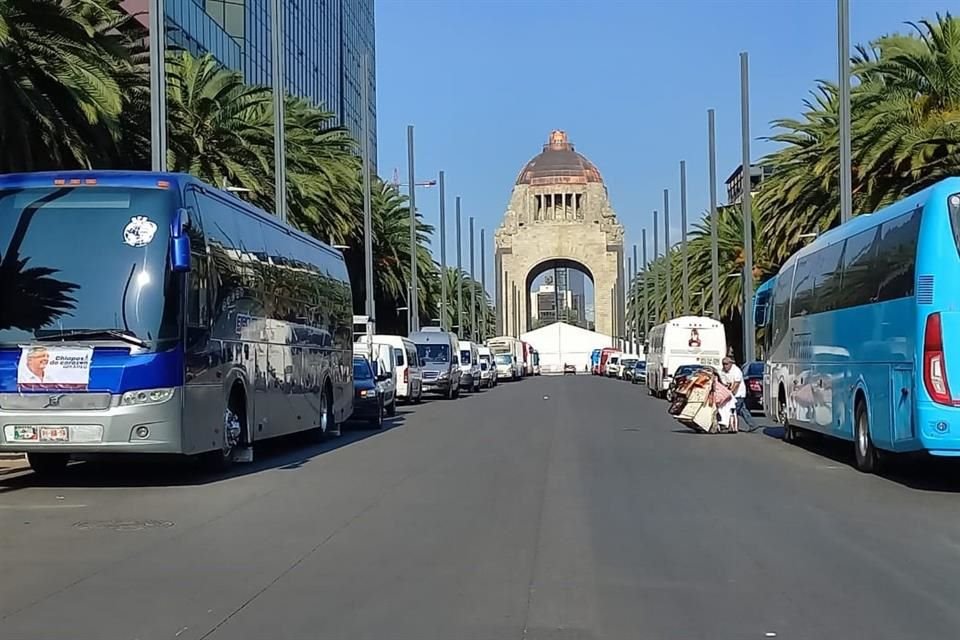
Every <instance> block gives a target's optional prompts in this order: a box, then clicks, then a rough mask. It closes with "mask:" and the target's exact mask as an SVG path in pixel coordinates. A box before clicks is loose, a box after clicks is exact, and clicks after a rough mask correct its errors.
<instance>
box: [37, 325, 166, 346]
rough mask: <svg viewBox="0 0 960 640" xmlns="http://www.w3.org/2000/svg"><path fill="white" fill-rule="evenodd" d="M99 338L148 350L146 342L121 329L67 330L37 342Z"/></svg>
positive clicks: (41, 338)
mask: <svg viewBox="0 0 960 640" xmlns="http://www.w3.org/2000/svg"><path fill="white" fill-rule="evenodd" d="M97 338H114V339H115V340H122V341H123V342H126V343H128V344H132V345H136V346H138V347H141V348H146V347H147V346H148V343H147V341H146V340H142V339H141V338H138V337H137V336H136V334H134V333H133V332H132V331H123V330H119V329H76V330H73V331H71V330H69V329H68V330H66V331H61V332H60V333H55V334H49V335H45V336H37V337H36V340H38V341H39V342H52V341H54V340H70V339H74V340H95V339H97Z"/></svg>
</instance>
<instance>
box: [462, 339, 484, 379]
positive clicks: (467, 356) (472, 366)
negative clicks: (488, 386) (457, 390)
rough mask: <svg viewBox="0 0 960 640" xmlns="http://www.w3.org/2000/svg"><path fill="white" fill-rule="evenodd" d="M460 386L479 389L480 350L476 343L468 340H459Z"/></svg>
mask: <svg viewBox="0 0 960 640" xmlns="http://www.w3.org/2000/svg"><path fill="white" fill-rule="evenodd" d="M460 387H461V388H463V389H468V390H470V391H479V390H480V352H479V351H478V350H477V344H476V343H475V342H470V341H468V340H461V341H460Z"/></svg>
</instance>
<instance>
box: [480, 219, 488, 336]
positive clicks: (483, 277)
mask: <svg viewBox="0 0 960 640" xmlns="http://www.w3.org/2000/svg"><path fill="white" fill-rule="evenodd" d="M485 231H486V230H485V229H480V303H481V304H482V305H483V311H482V312H481V315H480V341H481V342H483V341H484V340H486V339H487V262H486V242H485V241H484V235H485V234H484V232H485Z"/></svg>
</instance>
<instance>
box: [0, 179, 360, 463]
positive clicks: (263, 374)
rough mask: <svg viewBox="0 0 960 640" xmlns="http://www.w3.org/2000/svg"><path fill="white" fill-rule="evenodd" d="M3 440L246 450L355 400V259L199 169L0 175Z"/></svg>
mask: <svg viewBox="0 0 960 640" xmlns="http://www.w3.org/2000/svg"><path fill="white" fill-rule="evenodd" d="M0 252H2V253H0V300H2V304H0V426H2V429H0V451H4V452H11V451H13V452H26V453H27V457H28V460H29V462H30V464H31V465H32V466H33V468H34V469H35V470H36V471H38V472H56V471H59V470H62V469H63V468H64V467H65V466H66V464H67V462H68V461H69V460H70V457H71V456H75V455H78V454H91V453H108V452H118V453H158V454H184V455H192V454H205V457H206V458H207V459H208V460H209V461H210V462H212V463H214V464H215V465H216V466H225V465H229V464H230V463H231V462H232V461H234V460H237V459H240V460H242V459H247V460H249V459H250V457H251V456H252V449H251V447H252V445H253V443H254V442H255V441H257V440H261V439H264V438H270V437H274V436H280V435H284V434H288V433H292V432H296V431H306V430H311V429H312V430H315V432H316V433H318V434H323V433H328V432H329V433H338V432H339V427H338V426H337V425H339V424H340V423H341V422H343V421H344V420H346V419H347V418H348V417H349V416H350V414H351V412H352V410H353V365H352V358H353V344H352V342H353V341H352V312H353V310H352V306H353V304H352V296H351V289H350V282H349V279H348V276H347V269H346V266H345V263H344V260H343V256H342V255H341V254H340V252H339V251H336V250H334V249H332V248H330V247H329V246H327V245H325V244H323V243H322V242H319V241H317V240H315V239H314V238H312V237H310V236H307V235H305V234H303V233H300V232H298V231H296V230H295V229H293V228H292V227H290V226H288V225H286V224H282V223H281V222H279V221H278V220H277V219H276V218H275V217H274V216H271V215H269V214H267V213H266V212H264V211H261V210H259V209H257V208H255V207H253V206H251V205H250V204H248V203H245V202H243V201H241V200H240V199H239V198H237V197H236V196H234V195H232V194H229V193H225V192H223V191H220V190H219V189H216V188H213V187H211V186H209V185H206V184H203V183H202V182H200V181H198V180H196V179H194V178H192V177H190V176H187V175H180V174H168V173H149V172H99V171H98V172H88V171H78V172H60V173H33V174H21V175H16V174H13V175H4V176H0Z"/></svg>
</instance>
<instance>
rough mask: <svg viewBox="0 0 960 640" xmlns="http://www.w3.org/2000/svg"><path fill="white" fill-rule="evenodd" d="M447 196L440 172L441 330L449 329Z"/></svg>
mask: <svg viewBox="0 0 960 640" xmlns="http://www.w3.org/2000/svg"><path fill="white" fill-rule="evenodd" d="M446 212H447V195H446V190H445V188H444V184H443V171H441V172H440V328H441V329H443V330H444V331H447V330H448V327H447V214H446Z"/></svg>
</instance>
